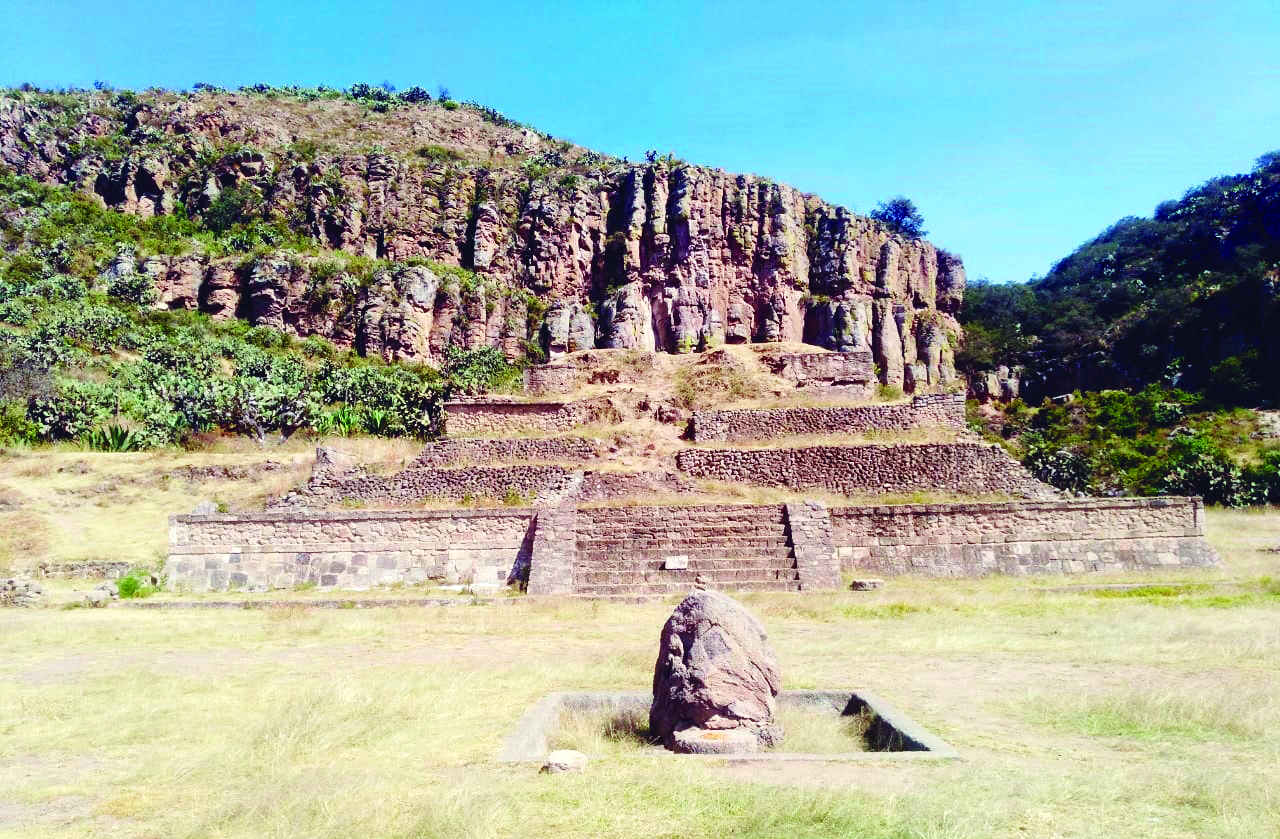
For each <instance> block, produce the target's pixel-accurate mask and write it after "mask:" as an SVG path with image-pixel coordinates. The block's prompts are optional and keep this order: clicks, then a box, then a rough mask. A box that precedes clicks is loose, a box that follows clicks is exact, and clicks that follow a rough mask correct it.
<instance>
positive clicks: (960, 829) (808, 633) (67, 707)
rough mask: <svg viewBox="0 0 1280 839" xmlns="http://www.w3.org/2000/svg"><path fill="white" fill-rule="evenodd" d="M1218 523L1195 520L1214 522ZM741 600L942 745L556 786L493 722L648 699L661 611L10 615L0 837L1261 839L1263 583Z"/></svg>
mask: <svg viewBox="0 0 1280 839" xmlns="http://www.w3.org/2000/svg"><path fill="white" fill-rule="evenodd" d="M1237 519H1238V521H1237ZM1222 522H1223V519H1222V518H1221V517H1220V515H1219V514H1218V512H1217V511H1213V512H1211V524H1212V525H1217V524H1220V523H1222ZM1225 522H1226V523H1228V524H1231V525H1238V524H1243V525H1246V526H1256V527H1259V528H1261V529H1262V531H1263V532H1264V533H1268V534H1269V533H1272V532H1274V530H1273V528H1276V527H1277V526H1280V514H1276V513H1270V514H1263V515H1257V514H1254V515H1251V516H1248V517H1245V516H1239V515H1238V514H1233V513H1229V514H1226V517H1225ZM1214 530H1215V531H1219V532H1220V529H1219V528H1218V527H1216V526H1215V527H1214ZM1238 531H1239V527H1235V528H1234V529H1233V532H1232V535H1231V536H1230V537H1229V538H1230V541H1231V542H1233V543H1235V544H1234V545H1233V547H1231V548H1230V549H1228V550H1226V551H1224V553H1225V554H1226V555H1227V556H1229V557H1231V560H1230V561H1231V562H1239V563H1243V565H1242V566H1240V567H1229V568H1228V569H1227V571H1226V572H1225V573H1227V574H1229V575H1234V576H1244V577H1247V576H1249V575H1254V574H1258V573H1261V572H1263V571H1271V572H1272V573H1274V571H1275V568H1276V566H1277V564H1280V562H1278V560H1277V557H1276V556H1275V555H1272V554H1267V553H1265V552H1263V551H1262V550H1261V548H1260V547H1259V548H1254V547H1247V546H1244V545H1242V544H1240V542H1242V541H1244V540H1246V539H1247V538H1254V537H1249V536H1248V535H1247V534H1241V533H1239V532H1238ZM1269 538H1270V536H1263V537H1259V538H1257V539H1256V541H1258V542H1259V544H1260V545H1263V544H1264V543H1265V542H1266V541H1267V540H1268V539H1269ZM1220 544H1221V545H1223V546H1224V547H1225V543H1220ZM1251 554H1257V555H1256V556H1253V555H1251ZM1182 578H1183V579H1184V580H1190V581H1195V580H1198V579H1202V577H1201V576H1200V575H1195V574H1191V573H1187V572H1184V573H1183V574H1182ZM1056 582H1058V583H1059V584H1061V583H1063V582H1067V581H1064V580H1062V578H1057V580H1056ZM743 599H744V600H745V601H746V602H747V603H748V605H749V607H750V608H751V609H752V610H753V611H754V612H755V613H756V614H757V615H759V617H760V618H761V620H762V621H763V622H764V624H765V626H766V627H767V629H768V631H769V634H770V638H771V641H772V642H773V644H774V646H775V648H776V650H777V652H778V655H779V658H780V660H781V664H782V671H783V682H784V685H783V686H784V687H785V688H787V689H811V688H843V687H853V688H865V689H869V690H872V691H874V692H876V693H877V694H879V695H881V696H883V697H884V698H885V699H886V700H888V701H890V702H892V703H893V704H894V705H897V706H898V707H899V708H901V709H902V710H903V711H905V712H906V713H908V714H909V715H911V716H912V717H914V718H915V719H916V720H917V721H919V722H921V723H922V724H924V725H926V726H927V727H929V728H930V729H932V730H934V731H935V732H937V733H938V734H940V735H942V736H943V737H945V738H946V739H948V740H949V741H950V742H952V743H953V744H954V745H955V746H957V747H958V748H959V749H960V751H961V752H962V754H963V755H964V758H965V759H964V760H963V761H962V762H959V763H952V764H940V765H939V764H932V765H931V764H920V765H911V766H897V767H891V766H880V765H861V766H854V767H841V766H831V765H822V764H814V765H801V766H795V765H787V766H784V767H763V768H762V767H756V768H742V767H733V766H719V765H716V764H691V763H670V762H654V761H651V760H632V759H628V758H627V757H626V756H625V754H624V752H625V749H618V750H614V751H613V752H611V750H610V749H609V748H608V747H607V744H605V747H602V748H600V749H599V751H600V752H601V756H600V757H598V758H596V759H595V760H594V761H593V763H592V765H591V766H590V768H589V769H588V771H587V773H586V774H585V775H580V776H540V775H538V774H537V773H536V771H535V768H534V767H526V766H522V767H507V766H503V765H500V764H498V763H496V762H495V759H494V758H495V755H496V754H497V752H498V749H499V746H500V744H501V740H502V738H503V736H505V734H506V733H507V732H508V731H509V730H510V729H511V727H512V726H513V725H514V723H515V721H516V720H517V719H518V718H519V716H520V715H521V714H522V713H523V712H524V711H525V709H526V708H528V706H529V705H530V704H531V703H532V702H533V701H534V700H536V699H537V698H538V697H540V696H542V695H544V694H545V693H547V692H550V691H552V690H611V689H638V688H644V687H646V686H647V685H648V683H649V679H650V676H651V672H652V667H653V659H654V656H655V654H656V649H657V642H658V634H659V630H660V628H661V625H662V621H663V620H664V618H665V616H666V614H667V613H668V611H669V609H670V604H669V603H666V604H663V603H655V604H648V605H642V606H619V605H605V604H599V603H586V602H578V601H567V600H560V601H528V600H519V601H517V602H514V603H512V604H509V605H505V606H501V607H496V606H459V607H454V608H441V609H419V608H414V609H382V610H373V611H368V610H352V611H335V610H316V609H310V608H305V607H303V606H300V605H299V606H293V607H289V608H283V609H274V610H269V611H265V612H263V611H243V610H231V611H227V610H218V611H211V612H207V611H194V612H192V611H181V612H152V611H138V610H130V609H124V608H113V609H107V610H72V611H57V610H7V611H4V612H0V777H3V778H4V779H5V783H4V784H3V785H0V832H4V835H6V836H13V837H22V839H31V837H44V838H45V839H47V838H48V837H73V836H74V837H96V836H120V837H154V836H166V837H169V836H173V837H205V836H218V837H228V838H230V837H263V836H267V837H271V836H278V837H286V836H288V837H295V836H306V837H317V839H320V838H321V837H346V836H353V835H359V836H369V837H422V836H450V837H498V836H522V837H524V836H527V837H557V839H559V838H560V837H573V836H591V837H633V836H637V835H646V836H649V835H651V836H658V837H718V836H745V837H776V836H804V837H847V836H867V837H886V838H887V837H894V839H905V837H946V839H969V838H970V837H974V838H975V839H976V838H977V837H1001V838H1002V839H1006V838H1009V839H1011V838H1012V837H1018V839H1027V837H1030V839H1050V837H1067V836H1069V837H1076V838H1077V839H1104V838H1105V839H1110V838H1111V837H1115V836H1124V837H1140V838H1141V839H1169V837H1173V839H1202V838H1203V837H1212V839H1255V838H1256V837H1262V836H1274V835H1276V834H1277V831H1280V793H1278V792H1277V791H1278V790H1280V684H1278V683H1277V674H1280V621H1278V620H1277V617H1280V597H1278V596H1277V594H1276V593H1275V590H1274V589H1270V590H1268V589H1267V588H1265V587H1264V586H1263V585H1260V584H1258V583H1252V584H1250V585H1247V586H1241V587H1236V588H1231V589H1228V590H1225V591H1224V590H1219V589H1215V588H1205V589H1202V590H1193V591H1192V592H1190V593H1188V594H1186V595H1178V596H1168V595H1165V594H1151V595H1149V596H1147V595H1144V596H1139V597H1125V598H1114V597H1100V596H1096V595H1094V594H1091V593H1076V592H1053V591H1046V590H1044V589H1043V588H1040V587H1037V586H1035V585H1033V584H1031V583H1029V582H1028V581H1026V580H1014V579H989V580H920V579H895V580H891V581H890V582H889V584H888V586H887V587H886V588H885V589H883V590H881V591H877V592H869V593H865V594H853V593H849V592H842V593H829V594H799V595H774V594H754V595H750V596H746V597H744V598H743ZM799 733H801V732H799V731H797V734H799Z"/></svg>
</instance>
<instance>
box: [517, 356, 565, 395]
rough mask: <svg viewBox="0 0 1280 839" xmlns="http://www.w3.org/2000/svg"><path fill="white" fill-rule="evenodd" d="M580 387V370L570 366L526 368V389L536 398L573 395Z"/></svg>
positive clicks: (550, 365) (557, 365)
mask: <svg viewBox="0 0 1280 839" xmlns="http://www.w3.org/2000/svg"><path fill="white" fill-rule="evenodd" d="M577 387H578V368H576V367H573V366H571V365H569V364H543V365H538V366H535V367H526V368H525V371H524V389H525V392H526V393H531V394H533V395H534V396H551V395H555V394H564V393H572V392H573V391H574V390H575V389H576V388H577Z"/></svg>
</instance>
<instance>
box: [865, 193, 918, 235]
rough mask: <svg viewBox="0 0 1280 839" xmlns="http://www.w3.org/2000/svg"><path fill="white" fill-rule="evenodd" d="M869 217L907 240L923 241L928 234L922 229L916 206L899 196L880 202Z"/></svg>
mask: <svg viewBox="0 0 1280 839" xmlns="http://www.w3.org/2000/svg"><path fill="white" fill-rule="evenodd" d="M871 217H872V218H873V219H875V220H876V221H878V222H880V223H881V224H884V225H886V226H887V227H888V228H889V229H891V230H892V231H893V232H895V233H900V234H902V235H903V236H906V237H907V238H908V239H923V238H924V236H925V234H926V233H927V232H928V231H927V230H925V229H924V216H922V215H920V211H919V210H918V209H916V205H915V204H914V203H913V202H912V201H911V199H910V198H904V197H903V196H901V195H899V196H896V197H894V198H890V199H889V200H888V201H881V202H880V204H879V205H877V206H876V208H875V209H874V210H872V211H871Z"/></svg>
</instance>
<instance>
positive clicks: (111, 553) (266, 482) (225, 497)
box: [0, 438, 419, 571]
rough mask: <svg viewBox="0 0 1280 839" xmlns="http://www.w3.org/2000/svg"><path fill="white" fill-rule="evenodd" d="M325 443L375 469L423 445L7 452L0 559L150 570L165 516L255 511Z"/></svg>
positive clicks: (359, 442)
mask: <svg viewBox="0 0 1280 839" xmlns="http://www.w3.org/2000/svg"><path fill="white" fill-rule="evenodd" d="M325 444H330V445H337V446H339V447H341V448H344V449H347V450H349V451H352V452H353V453H354V454H355V455H356V457H357V458H358V459H359V460H360V461H361V462H365V463H369V464H371V469H372V470H373V471H394V470H395V469H399V468H401V467H402V466H403V464H404V462H406V461H407V460H408V459H410V458H411V457H412V456H413V454H415V453H416V452H417V450H418V448H419V446H418V444H416V443H414V442H412V441H404V440H382V439H378V438H334V439H329V440H319V441H316V440H305V439H302V438H297V439H294V440H291V441H289V442H288V443H287V444H285V445H284V446H278V447H269V448H266V449H259V448H258V447H257V446H255V445H253V444H252V443H251V442H249V441H248V440H246V439H243V438H226V439H224V440H221V441H219V442H218V444H217V445H216V446H215V447H214V448H213V449H212V450H210V451H200V452H183V451H177V450H160V451H152V452H137V453H127V454H115V453H110V454H109V453H103V452H91V451H85V450H82V449H79V448H75V447H71V446H61V447H48V448H40V449H33V450H24V449H11V450H7V451H5V452H4V453H3V456H0V493H5V494H6V497H10V498H11V501H10V503H8V504H6V505H5V507H4V508H3V509H0V561H7V563H8V564H9V565H10V566H11V567H12V568H13V569H15V570H18V571H23V570H28V569H30V568H32V567H34V566H35V565H36V564H37V563H39V562H40V561H42V560H49V561H55V562H77V561H83V560H91V559H105V560H123V561H127V562H131V563H134V564H137V565H145V566H153V567H154V566H155V565H157V564H158V563H159V562H161V561H162V560H163V558H164V556H165V552H166V546H167V542H168V517H169V516H171V515H174V514H180V513H188V512H190V511H191V509H192V508H193V507H194V506H195V505H196V504H198V503H199V502H201V501H205V500H214V501H217V502H220V503H223V504H225V505H227V506H228V507H229V508H231V509H240V510H261V508H262V505H263V503H264V502H265V501H266V499H267V498H268V497H273V496H279V495H282V494H283V493H285V492H286V491H288V490H289V489H290V488H292V487H294V486H296V485H298V484H300V483H302V482H305V481H306V479H307V477H308V476H309V475H310V473H311V465H312V463H313V462H314V460H315V447H316V446H317V445H325ZM15 502H16V508H14V503H15Z"/></svg>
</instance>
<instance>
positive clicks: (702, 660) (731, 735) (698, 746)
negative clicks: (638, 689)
mask: <svg viewBox="0 0 1280 839" xmlns="http://www.w3.org/2000/svg"><path fill="white" fill-rule="evenodd" d="M780 683H781V678H780V673H779V670H778V660H777V657H776V656H774V654H773V650H772V649H770V647H769V641H768V637H767V636H766V634H765V631H764V627H763V626H762V625H761V624H760V622H759V621H758V620H756V619H755V617H754V616H753V615H752V614H751V613H750V612H748V611H747V610H746V609H745V608H744V607H743V606H742V604H740V603H738V602H737V601H736V600H733V599H732V598H730V597H727V596H726V595H724V594H721V593H720V592H718V591H695V592H693V593H692V594H690V595H689V596H688V597H686V598H685V599H684V601H683V602H681V603H680V605H679V606H677V607H676V610H675V611H674V612H673V613H672V614H671V617H670V618H668V619H667V623H666V625H665V626H664V627H663V628H662V644H661V648H660V650H659V651H658V662H657V666H656V667H655V669H654V674H653V705H652V706H651V707H650V709H649V730H650V732H651V733H652V734H653V735H654V736H655V737H658V738H660V739H661V741H662V743H663V745H665V746H666V747H667V748H669V749H671V750H673V751H678V752H694V753H726V752H744V751H756V750H757V749H758V748H760V747H767V746H772V745H774V744H776V743H778V742H780V741H781V739H782V727H781V726H780V725H779V724H778V723H777V721H776V720H775V719H774V714H775V712H776V710H777V704H776V698H777V696H778V686H779V684H780Z"/></svg>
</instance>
